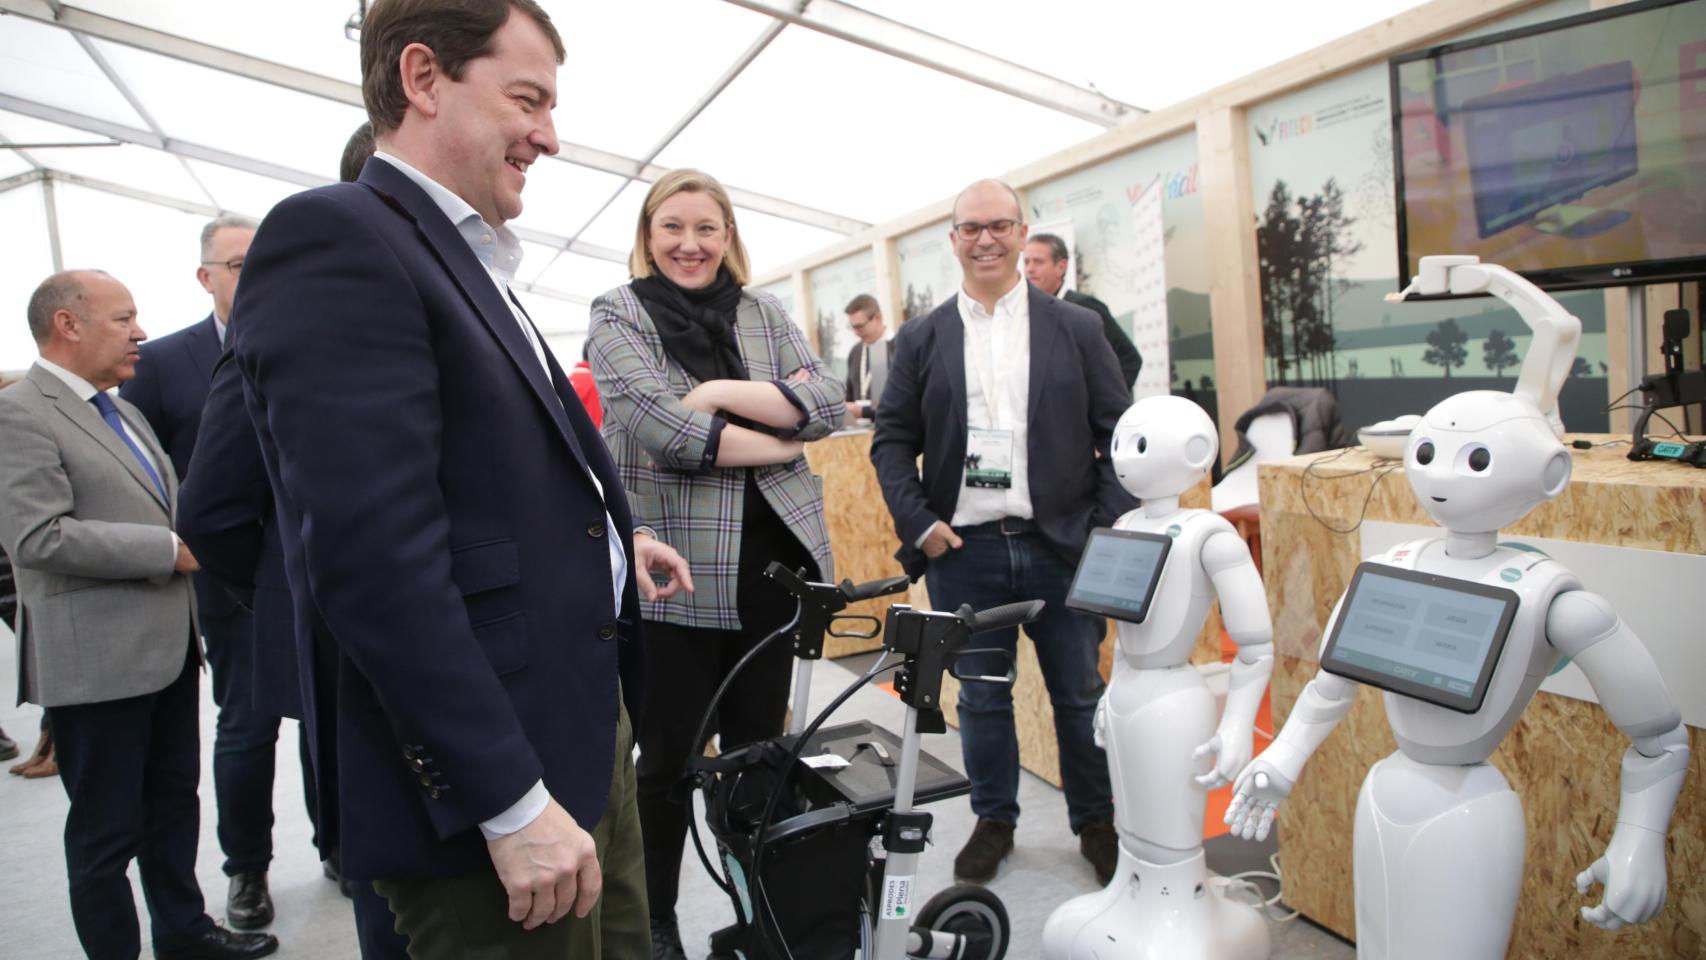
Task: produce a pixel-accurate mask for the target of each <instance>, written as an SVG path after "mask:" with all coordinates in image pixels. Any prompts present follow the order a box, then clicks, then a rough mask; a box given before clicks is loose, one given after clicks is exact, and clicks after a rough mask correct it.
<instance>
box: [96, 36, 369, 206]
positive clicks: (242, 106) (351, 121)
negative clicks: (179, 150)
mask: <svg viewBox="0 0 1706 960" xmlns="http://www.w3.org/2000/svg"><path fill="white" fill-rule="evenodd" d="M95 43H96V44H97V45H99V47H100V49H101V51H102V53H103V54H104V55H105V56H106V57H107V59H108V62H110V63H111V64H112V66H113V69H114V70H115V71H117V73H118V74H119V76H120V77H122V78H123V79H124V81H125V83H126V84H127V85H128V86H129V87H130V88H131V90H132V92H134V93H135V94H136V96H137V98H138V99H139V100H141V101H142V103H143V105H144V106H145V107H147V108H148V111H149V112H150V113H151V114H152V115H153V117H154V119H155V121H156V122H158V123H159V124H160V127H161V129H162V130H164V131H165V133H166V135H167V136H169V137H174V138H177V139H180V140H187V141H189V142H191V143H197V144H202V145H204V146H209V147H215V148H218V149H220V150H226V151H229V152H231V153H237V154H242V155H244V156H249V157H254V158H257V159H262V160H266V161H267V162H269V163H276V164H281V165H283V166H286V167H291V168H294V169H296V170H301V171H306V172H309V173H315V174H318V175H320V176H324V177H331V178H335V177H336V176H337V175H338V159H339V158H340V157H341V156H342V155H343V150H344V143H345V142H346V141H347V140H349V136H350V134H351V133H353V132H355V128H356V127H357V126H359V125H361V123H362V122H363V121H365V120H366V119H367V114H366V113H364V112H362V111H361V110H359V109H357V108H355V107H352V106H348V105H347V104H342V103H335V102H333V101H331V100H327V99H324V98H322V97H316V96H311V95H308V94H303V93H297V92H296V91H294V90H286V89H284V88H283V87H275V86H272V85H271V84H267V83H262V82H261V81H259V80H250V79H248V78H247V77H239V76H237V75H235V74H231V73H226V72H224V71H222V70H214V69H211V68H209V67H201V66H197V65H195V64H191V63H185V62H183V61H181V60H174V59H172V58H170V57H164V56H160V55H158V54H153V53H147V52H144V51H141V50H137V49H134V48H131V47H125V46H120V45H118V44H113V43H106V42H104V41H100V40H97V41H95Z"/></svg>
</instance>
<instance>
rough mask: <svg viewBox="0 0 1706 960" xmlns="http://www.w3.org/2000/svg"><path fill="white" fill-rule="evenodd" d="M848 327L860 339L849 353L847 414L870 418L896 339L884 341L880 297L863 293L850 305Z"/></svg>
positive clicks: (886, 377) (875, 405) (874, 409)
mask: <svg viewBox="0 0 1706 960" xmlns="http://www.w3.org/2000/svg"><path fill="white" fill-rule="evenodd" d="M846 313H847V327H848V329H850V330H852V331H853V335H854V336H855V337H858V338H859V342H857V343H855V344H853V350H852V352H851V353H849V354H848V355H847V413H848V415H849V416H852V417H856V418H860V419H864V420H869V419H871V418H872V417H874V416H876V413H877V401H878V400H880V399H882V396H883V386H884V384H886V383H887V382H888V378H889V365H890V364H891V363H893V362H894V341H893V340H888V341H884V340H883V331H884V330H885V329H887V328H886V327H885V326H884V325H883V311H882V308H881V307H879V306H878V305H877V298H876V297H873V296H871V295H870V294H868V293H861V294H859V295H858V296H856V297H854V298H853V299H852V300H851V301H849V302H848V304H847V309H846Z"/></svg>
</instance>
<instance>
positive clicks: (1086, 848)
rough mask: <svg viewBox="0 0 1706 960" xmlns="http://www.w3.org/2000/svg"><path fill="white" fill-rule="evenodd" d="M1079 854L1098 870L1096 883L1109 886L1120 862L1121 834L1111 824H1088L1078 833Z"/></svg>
mask: <svg viewBox="0 0 1706 960" xmlns="http://www.w3.org/2000/svg"><path fill="white" fill-rule="evenodd" d="M1078 852H1079V853H1082V854H1083V855H1084V859H1086V860H1088V861H1090V866H1092V867H1094V868H1095V869H1096V882H1097V883H1098V884H1101V885H1102V886H1104V887H1105V886H1107V885H1108V882H1109V881H1110V880H1112V879H1114V869H1115V868H1116V867H1117V866H1118V865H1119V862H1120V834H1119V831H1117V830H1115V829H1114V825H1113V824H1111V823H1087V824H1085V825H1084V829H1082V830H1080V831H1078Z"/></svg>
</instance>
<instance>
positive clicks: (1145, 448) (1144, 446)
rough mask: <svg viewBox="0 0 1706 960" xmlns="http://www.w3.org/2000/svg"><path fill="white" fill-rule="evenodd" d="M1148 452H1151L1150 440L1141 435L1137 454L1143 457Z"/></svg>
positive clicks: (1138, 438) (1138, 439)
mask: <svg viewBox="0 0 1706 960" xmlns="http://www.w3.org/2000/svg"><path fill="white" fill-rule="evenodd" d="M1148 452H1149V438H1148V437H1146V436H1144V435H1143V434H1141V433H1140V434H1138V435H1137V453H1138V456H1142V455H1143V454H1146V453H1148Z"/></svg>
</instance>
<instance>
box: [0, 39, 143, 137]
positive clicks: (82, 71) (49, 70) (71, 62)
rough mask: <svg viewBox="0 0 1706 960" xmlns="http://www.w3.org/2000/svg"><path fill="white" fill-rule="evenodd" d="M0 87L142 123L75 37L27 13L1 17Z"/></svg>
mask: <svg viewBox="0 0 1706 960" xmlns="http://www.w3.org/2000/svg"><path fill="white" fill-rule="evenodd" d="M0 93H8V94H11V95H12V96H14V97H21V98H23V99H25V100H34V101H35V102H37V103H45V104H47V105H48V106H51V107H59V108H61V109H64V110H74V111H76V112H78V113H82V114H87V115H89V116H93V117H99V118H101V119H102V120H108V121H111V122H113V123H122V124H126V125H129V126H133V127H140V126H142V119H141V118H140V117H138V116H137V115H136V111H135V110H132V109H131V108H130V104H128V103H126V102H125V99H124V97H123V96H122V95H121V94H120V93H119V92H118V89H117V88H115V87H114V86H113V85H112V84H111V83H110V82H108V80H107V77H106V74H104V73H102V72H101V68H100V67H97V66H95V62H94V61H93V60H90V59H89V55H88V54H86V53H84V52H83V48H82V47H80V46H78V44H77V38H76V37H74V36H72V35H71V34H69V33H67V32H65V31H64V30H61V29H59V28H58V27H50V26H47V25H46V24H41V23H36V22H34V21H31V20H25V19H24V18H23V17H0Z"/></svg>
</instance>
